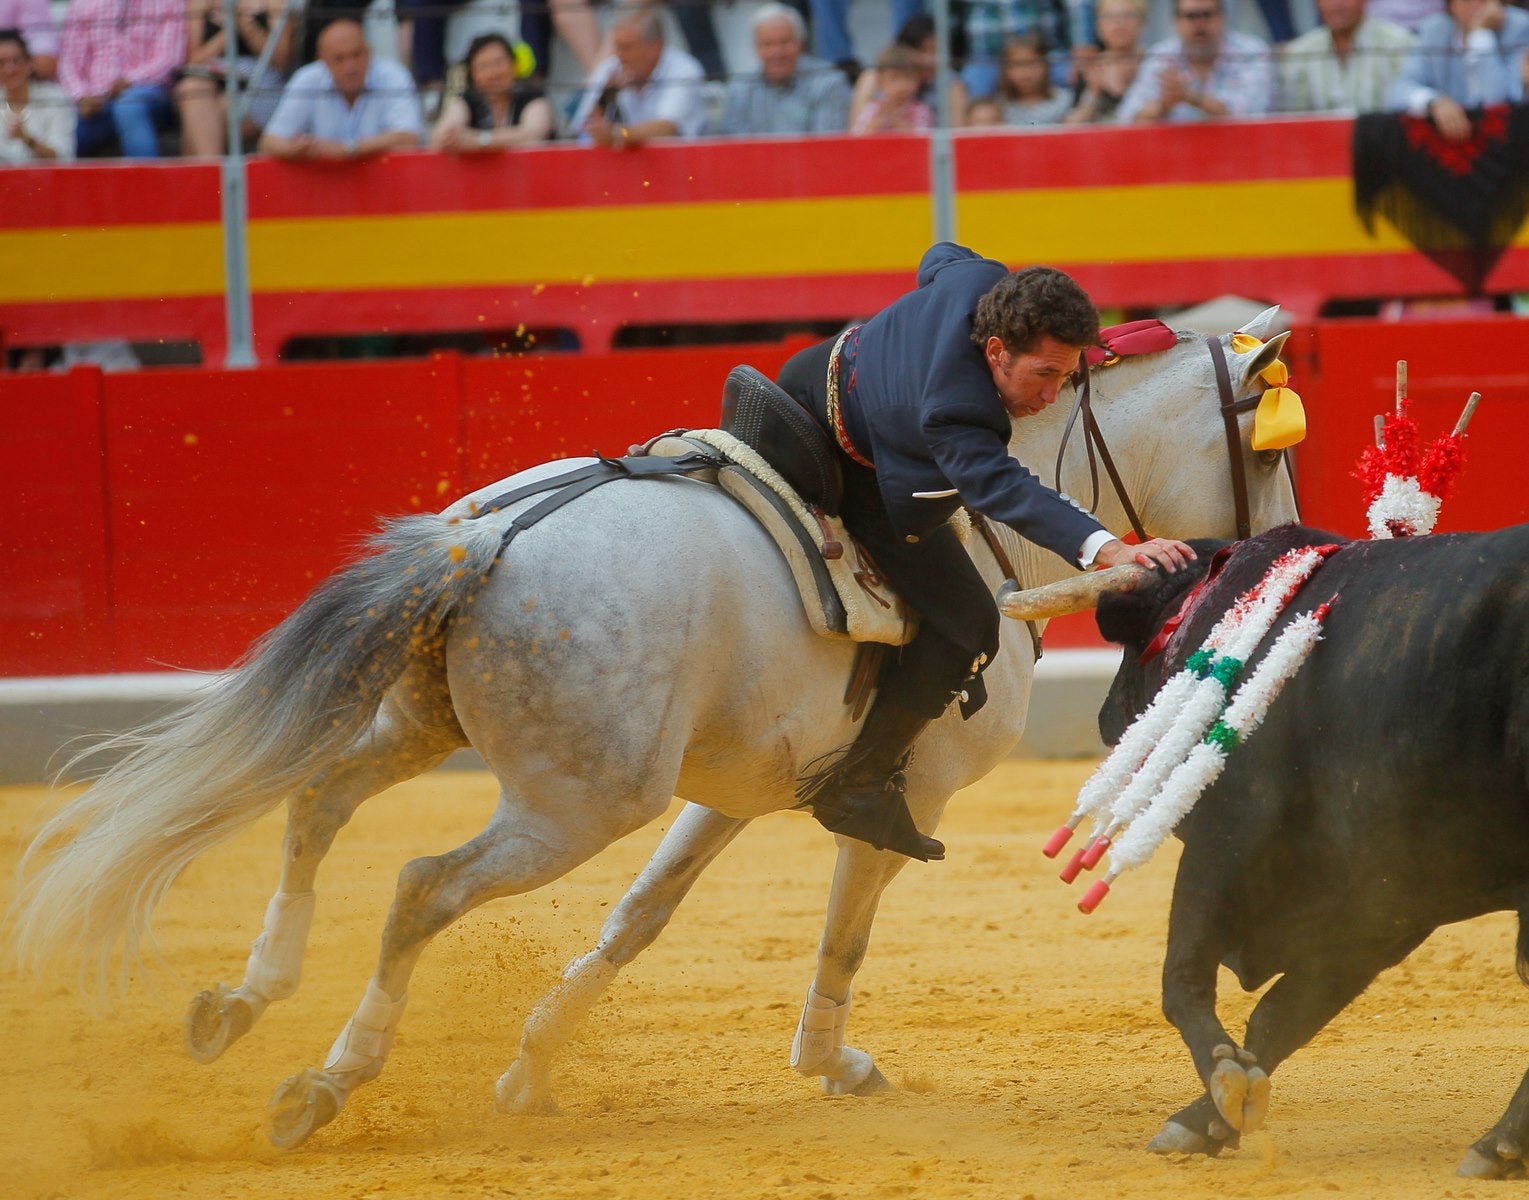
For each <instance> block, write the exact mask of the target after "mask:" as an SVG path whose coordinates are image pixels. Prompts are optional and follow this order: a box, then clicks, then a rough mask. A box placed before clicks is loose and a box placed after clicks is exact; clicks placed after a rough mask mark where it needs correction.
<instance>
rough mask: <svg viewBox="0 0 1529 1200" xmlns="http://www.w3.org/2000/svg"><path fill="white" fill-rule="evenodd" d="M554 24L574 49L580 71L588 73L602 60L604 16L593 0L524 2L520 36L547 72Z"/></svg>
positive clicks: (545, 73) (539, 67)
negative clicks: (601, 20) (601, 33)
mask: <svg viewBox="0 0 1529 1200" xmlns="http://www.w3.org/2000/svg"><path fill="white" fill-rule="evenodd" d="M554 28H556V30H557V36H558V37H560V38H562V40H563V45H565V46H567V47H568V49H569V50H571V51H572V52H573V57H574V58H575V59H576V60H577V62H578V64H579V74H580V75H582V76H586V77H587V76H588V75H589V73H590V72H591V71H593V70H594V69H595V66H596V64H598V63H599V61H600V19H599V18H598V17H596V16H595V10H594V9H593V8H592V7H590V3H589V0H530V2H529V3H526V4H522V5H521V6H520V36H521V38H522V39H523V40H524V41H525V44H526V45H528V46H530V47H531V53H532V54H534V55H535V56H536V66H537V70H538V72H539V73H541V74H542V75H543V76H545V75H547V74H549V73H550V72H551V71H552V31H553V29H554Z"/></svg>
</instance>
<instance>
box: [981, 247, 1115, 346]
mask: <svg viewBox="0 0 1529 1200" xmlns="http://www.w3.org/2000/svg"><path fill="white" fill-rule="evenodd" d="M1048 334H1049V335H1050V336H1051V337H1054V338H1056V340H1057V341H1059V342H1061V343H1063V344H1064V345H1067V346H1095V345H1098V343H1099V313H1098V312H1097V311H1096V310H1095V308H1094V302H1093V301H1092V300H1090V299H1089V298H1088V293H1087V292H1085V291H1084V290H1083V289H1082V288H1081V287H1079V286H1078V284H1077V281H1076V280H1074V279H1073V278H1072V276H1070V275H1067V274H1065V273H1064V272H1062V271H1058V270H1057V269H1056V268H1055V267H1026V268H1025V269H1024V270H1022V271H1011V272H1010V273H1009V274H1007V275H1005V276H1004V277H1003V278H1002V279H1000V280H999V281H998V282H997V283H996V284H994V285H993V288H992V290H991V291H989V292H988V293H987V295H985V296H983V297H982V299H980V300H978V301H977V311H976V313H975V315H974V316H973V317H972V341H973V342H974V343H975V344H976V345H978V346H985V345H987V340H988V338H990V337H997V338H999V339H1001V340H1002V341H1003V344H1004V346H1005V347H1007V348H1008V350H1009V351H1010V352H1011V353H1013V354H1027V353H1029V352H1030V351H1031V350H1033V349H1035V346H1036V343H1038V342H1039V341H1040V340H1041V338H1043V337H1045V336H1047V335H1048Z"/></svg>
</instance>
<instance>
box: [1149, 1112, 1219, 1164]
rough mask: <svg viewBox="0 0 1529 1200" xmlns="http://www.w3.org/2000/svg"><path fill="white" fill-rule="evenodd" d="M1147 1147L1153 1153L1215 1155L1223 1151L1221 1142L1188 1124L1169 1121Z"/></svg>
mask: <svg viewBox="0 0 1529 1200" xmlns="http://www.w3.org/2000/svg"><path fill="white" fill-rule="evenodd" d="M1147 1149H1148V1150H1149V1151H1151V1152H1152V1153H1153V1154H1209V1155H1211V1156H1212V1157H1214V1156H1215V1155H1217V1154H1220V1153H1221V1143H1220V1142H1218V1141H1215V1140H1213V1139H1211V1138H1208V1137H1206V1136H1205V1134H1203V1133H1196V1132H1195V1131H1194V1130H1193V1129H1190V1128H1189V1127H1188V1126H1187V1125H1180V1124H1179V1123H1178V1122H1177V1121H1167V1122H1164V1124H1163V1127H1162V1128H1161V1129H1159V1130H1158V1131H1157V1136H1156V1137H1154V1138H1153V1139H1152V1140H1151V1141H1150V1142H1148V1143H1147Z"/></svg>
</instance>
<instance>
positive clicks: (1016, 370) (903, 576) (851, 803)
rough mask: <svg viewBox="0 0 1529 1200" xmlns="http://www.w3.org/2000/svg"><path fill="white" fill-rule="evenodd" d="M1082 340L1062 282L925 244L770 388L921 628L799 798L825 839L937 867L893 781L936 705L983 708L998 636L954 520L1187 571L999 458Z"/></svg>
mask: <svg viewBox="0 0 1529 1200" xmlns="http://www.w3.org/2000/svg"><path fill="white" fill-rule="evenodd" d="M1098 341H1099V317H1098V313H1097V312H1096V311H1095V310H1094V306H1093V303H1092V302H1091V301H1090V300H1089V298H1088V296H1087V295H1086V294H1085V293H1084V292H1083V290H1082V289H1081V288H1080V287H1079V286H1078V285H1077V283H1075V282H1074V281H1073V280H1072V279H1071V278H1069V277H1068V276H1067V275H1065V274H1063V273H1062V272H1060V271H1056V270H1053V269H1051V268H1049V267H1029V268H1026V269H1025V270H1022V271H1016V272H1010V271H1009V270H1008V269H1007V268H1006V267H1004V266H1003V264H1002V263H998V262H995V261H993V260H992V259H986V258H981V257H979V256H978V255H976V254H975V253H973V252H972V251H970V250H968V249H966V248H965V247H962V246H957V245H954V244H952V243H949V242H942V243H940V244H938V245H936V246H934V247H932V248H931V249H930V250H929V251H928V252H927V253H926V254H925V255H924V257H923V260H922V261H921V262H920V263H919V269H918V286H917V288H916V289H915V290H914V291H912V292H909V293H908V294H907V295H905V296H903V297H902V298H901V299H899V300H897V301H895V302H894V303H893V304H891V305H890V306H889V307H887V308H885V309H883V310H882V311H881V312H879V313H877V314H876V315H875V316H874V317H872V318H871V319H870V320H869V321H867V322H866V323H865V324H863V325H860V326H857V327H854V328H851V329H849V330H846V331H845V332H844V333H843V334H841V335H840V336H839V337H838V338H836V339H832V340H830V341H825V342H822V343H820V344H818V345H816V346H811V347H809V348H807V349H806V350H803V351H801V352H799V353H798V354H796V355H794V356H792V358H791V359H790V360H789V361H788V362H787V363H786V365H785V366H784V367H783V368H782V369H781V372H780V376H779V383H780V385H781V387H782V388H784V389H785V391H787V392H788V393H790V394H791V395H792V396H793V397H794V398H795V399H796V400H797V402H798V403H799V404H801V405H802V406H803V407H805V408H806V409H807V411H808V412H810V413H811V414H812V415H813V416H814V417H815V418H816V419H817V420H818V422H819V423H820V424H821V425H822V426H823V428H824V429H825V430H827V432H828V434H829V436H830V438H831V439H832V440H833V442H834V444H835V446H836V447H837V453H838V455H839V457H840V459H841V465H842V467H843V474H844V500H843V505H842V508H841V511H840V514H839V515H840V516H842V517H843V519H844V523H845V525H846V526H847V527H848V528H849V530H850V532H851V533H853V534H854V535H855V537H856V538H857V539H858V540H859V541H860V542H861V543H862V544H863V545H864V546H865V548H866V549H867V550H868V551H869V552H870V553H871V555H872V556H873V557H874V559H875V561H876V565H877V566H878V567H879V568H880V569H881V572H882V574H883V575H885V576H886V577H887V579H889V580H890V581H891V583H892V585H893V586H894V587H895V588H896V589H897V591H898V592H899V593H900V594H901V595H902V597H903V599H904V600H906V601H907V602H908V604H909V605H910V606H911V607H912V608H913V609H914V610H916V611H917V612H918V613H919V616H920V622H919V630H918V634H917V636H916V637H915V638H914V639H913V640H912V641H911V642H909V643H908V644H907V645H906V646H903V647H902V648H901V650H900V652H897V653H894V654H890V655H888V657H887V660H886V664H885V666H884V668H883V670H882V674H881V678H880V681H879V688H878V691H877V695H876V700H875V703H874V704H873V705H872V707H871V711H870V714H869V715H868V716H867V718H866V721H865V725H864V726H863V727H862V728H861V730H860V735H859V737H858V738H857V739H856V741H855V743H854V744H853V745H852V746H851V747H850V748H849V749H848V751H847V752H846V753H844V754H843V755H842V756H840V757H839V758H838V759H837V761H836V762H834V763H833V764H832V766H831V767H830V769H828V770H826V771H824V772H820V773H819V774H818V775H817V776H815V777H814V778H812V779H811V780H809V781H808V782H806V783H805V784H804V785H803V787H802V789H801V791H800V792H799V795H800V796H801V798H802V800H803V801H804V802H805V803H808V804H810V805H811V806H812V810H813V815H814V816H815V817H817V819H818V820H819V821H821V822H822V823H823V824H824V825H825V826H827V827H828V828H829V829H831V830H833V831H834V832H836V833H842V834H844V835H845V836H847V837H852V838H857V839H859V840H861V841H865V842H869V843H870V844H871V845H873V846H875V847H876V848H877V849H879V850H894V851H896V852H897V853H899V854H906V855H907V856H909V857H910V858H917V859H921V860H923V861H926V862H927V861H929V860H930V859H939V858H943V857H944V854H945V847H944V846H943V845H942V844H941V843H940V842H938V841H936V840H935V839H934V838H931V837H925V836H924V835H923V834H921V833H920V832H919V831H918V829H917V827H916V826H915V825H914V823H913V818H912V815H911V814H910V813H909V811H908V806H907V802H906V800H905V798H904V790H905V780H904V778H903V769H904V767H906V765H907V762H908V760H909V758H910V757H911V752H912V747H913V743H914V740H915V739H916V738H917V737H918V736H919V734H920V733H921V732H922V731H923V729H924V727H925V726H926V725H928V724H929V722H930V721H932V720H934V719H936V718H937V717H939V716H940V715H941V714H942V713H943V712H944V711H945V709H946V708H947V707H948V706H949V704H950V702H951V701H952V700H959V702H960V707H961V715H962V717H963V719H964V718H968V717H970V716H971V715H972V714H973V713H975V712H976V711H977V710H978V709H979V708H981V707H982V705H983V703H984V702H985V700H986V698H987V694H986V689H985V688H984V686H983V682H982V670H983V668H984V667H985V666H986V665H987V663H988V662H989V661H990V660H991V659H992V658H993V656H994V655H995V654H996V653H997V651H998V626H999V618H998V610H997V607H996V605H995V603H994V600H993V596H992V594H991V593H990V592H989V590H988V587H987V585H986V584H985V583H984V582H983V579H982V576H981V575H980V574H979V572H978V571H977V568H976V566H975V565H974V564H973V562H972V560H971V558H970V557H968V555H967V554H966V551H965V550H964V549H963V548H962V545H961V543H960V540H959V538H958V537H957V536H956V534H955V532H954V530H953V529H952V528H951V526H950V525H949V524H948V523H947V522H948V521H949V519H950V517H951V516H952V514H953V513H954V512H955V511H956V509H957V508H959V507H961V506H962V505H963V504H964V505H966V506H969V507H970V508H972V509H974V510H976V511H977V512H979V513H982V514H984V515H985V516H988V517H991V518H993V519H994V520H996V521H1001V522H1003V523H1004V524H1006V525H1009V526H1011V527H1012V528H1013V529H1015V530H1016V531H1017V532H1018V533H1020V534H1022V535H1023V536H1024V537H1026V538H1028V539H1030V540H1031V541H1033V542H1036V543H1037V544H1039V545H1041V546H1044V547H1046V548H1047V549H1049V550H1051V551H1053V552H1055V553H1056V554H1058V555H1060V556H1061V557H1062V558H1063V559H1065V560H1066V561H1067V562H1068V563H1070V564H1073V565H1075V566H1080V567H1085V568H1087V567H1111V566H1116V565H1118V564H1120V563H1126V562H1132V561H1135V562H1139V563H1141V564H1142V565H1144V566H1151V565H1153V564H1159V565H1161V566H1162V567H1163V568H1164V569H1166V570H1169V571H1173V570H1176V569H1177V568H1178V567H1180V566H1182V565H1183V564H1184V563H1185V561H1186V560H1188V559H1190V558H1193V557H1194V552H1193V551H1191V550H1190V549H1189V547H1188V546H1186V545H1185V544H1184V543H1183V542H1179V541H1174V540H1171V539H1165V538H1153V539H1151V540H1150V541H1147V542H1144V543H1142V544H1141V545H1137V546H1132V545H1127V544H1126V543H1125V542H1122V541H1120V540H1119V539H1118V538H1116V537H1115V536H1114V535H1113V534H1111V533H1110V532H1109V531H1108V530H1105V529H1104V528H1103V527H1102V526H1101V525H1100V524H1099V522H1098V521H1096V520H1095V519H1094V518H1093V517H1092V516H1091V515H1090V514H1089V513H1088V512H1087V511H1085V510H1084V509H1083V508H1082V506H1080V505H1079V504H1077V503H1076V502H1075V501H1073V500H1072V499H1070V498H1069V497H1067V496H1066V495H1064V494H1062V493H1059V492H1056V491H1053V490H1052V489H1051V488H1048V487H1046V486H1045V485H1044V484H1043V483H1041V481H1040V479H1038V478H1037V477H1036V476H1035V475H1033V474H1032V473H1031V472H1029V471H1028V470H1026V469H1025V468H1024V467H1023V466H1022V465H1021V464H1020V463H1019V462H1018V461H1017V460H1015V459H1014V458H1013V457H1011V456H1010V454H1009V451H1008V442H1009V437H1010V434H1011V431H1012V427H1011V421H1012V419H1014V418H1018V417H1026V416H1031V415H1033V414H1035V413H1038V412H1040V411H1042V410H1043V409H1045V408H1046V407H1047V406H1048V405H1050V404H1051V403H1052V402H1053V401H1054V400H1055V399H1056V397H1057V392H1058V390H1059V389H1060V387H1061V385H1062V383H1063V382H1064V381H1065V380H1066V379H1067V378H1068V376H1069V375H1070V374H1071V373H1072V372H1073V370H1074V369H1075V368H1077V367H1078V365H1079V356H1080V355H1081V354H1082V352H1083V351H1084V349H1085V348H1087V347H1089V346H1093V345H1096V344H1097V343H1098Z"/></svg>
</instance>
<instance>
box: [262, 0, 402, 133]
mask: <svg viewBox="0 0 1529 1200" xmlns="http://www.w3.org/2000/svg"><path fill="white" fill-rule="evenodd" d="M318 52H319V57H318V61H317V62H311V63H309V64H308V65H307V66H306V67H301V68H299V69H298V71H297V73H296V74H294V75H293V76H292V79H291V81H290V82H288V84H287V86H286V88H285V90H284V91H283V92H282V94H281V101H280V103H278V104H277V106H276V112H275V113H274V114H273V115H272V117H271V119H270V121H269V122H268V123H267V124H266V127H265V132H264V133H263V134H262V135H261V137H260V149H261V150H262V151H264V152H265V153H267V154H273V155H275V156H276V157H277V158H286V159H321V160H328V161H343V160H346V159H357V158H370V157H372V156H373V155H377V154H385V153H386V152H387V151H389V150H402V149H407V148H408V147H411V146H417V145H419V139H420V134H421V132H422V122H421V120H420V112H419V100H418V99H417V98H416V97H415V94H414V80H413V77H412V76H410V74H409V71H408V68H406V67H404V66H402V65H401V64H399V63H396V62H387V61H383V60H374V59H373V58H372V54H371V49H370V47H369V46H368V45H367V44H366V35H365V33H364V32H363V31H362V29H361V25H360V23H359V22H357V21H353V20H351V19H350V18H348V17H340V18H338V19H336V20H333V21H331V22H330V23H329V24H328V25H326V26H324V28H323V29H322V30H320V32H319V40H318Z"/></svg>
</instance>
